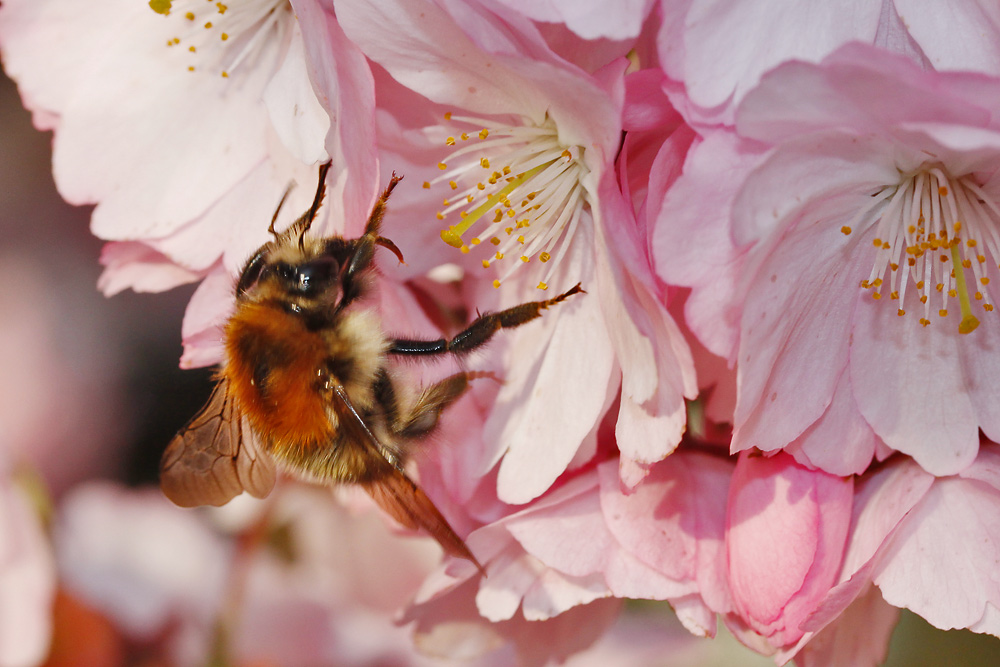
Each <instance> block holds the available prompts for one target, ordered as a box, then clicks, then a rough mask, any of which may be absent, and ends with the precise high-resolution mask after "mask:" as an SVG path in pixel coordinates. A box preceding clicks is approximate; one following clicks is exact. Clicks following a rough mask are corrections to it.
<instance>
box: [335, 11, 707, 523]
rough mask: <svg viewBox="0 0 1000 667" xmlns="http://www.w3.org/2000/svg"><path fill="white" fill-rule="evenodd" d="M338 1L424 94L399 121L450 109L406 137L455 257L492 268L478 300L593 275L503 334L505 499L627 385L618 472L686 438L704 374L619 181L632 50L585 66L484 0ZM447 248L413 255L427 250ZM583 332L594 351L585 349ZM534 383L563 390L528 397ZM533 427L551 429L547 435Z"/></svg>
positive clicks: (353, 34) (519, 494) (490, 424)
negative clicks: (419, 138) (625, 57)
mask: <svg viewBox="0 0 1000 667" xmlns="http://www.w3.org/2000/svg"><path fill="white" fill-rule="evenodd" d="M336 8H337V16H338V19H339V20H340V22H341V24H342V25H343V27H344V30H345V32H346V33H347V35H348V37H350V38H351V39H352V40H353V41H354V42H355V43H357V44H358V45H359V46H360V47H361V49H362V51H363V52H364V53H365V54H366V55H367V56H368V57H369V58H371V59H372V60H374V61H375V62H376V63H378V64H379V65H381V66H382V67H384V68H385V70H387V71H388V72H389V74H391V75H392V76H393V77H394V78H395V79H396V80H397V81H398V82H399V83H400V84H402V85H403V86H406V87H408V88H410V89H411V90H412V91H415V92H417V93H420V94H421V95H423V96H425V101H424V104H423V105H422V107H416V108H413V107H411V106H406V107H402V108H397V109H394V113H395V114H398V115H400V117H401V120H400V121H399V122H400V123H404V124H405V125H408V126H414V125H416V122H415V120H414V119H416V118H425V119H426V118H428V117H430V115H431V113H433V112H434V111H437V110H443V109H447V110H449V111H447V112H443V113H442V115H440V116H438V120H437V121H436V122H435V124H434V125H423V126H417V127H419V128H420V132H421V133H422V134H423V135H425V136H432V137H433V136H437V137H441V141H442V143H444V144H446V145H447V146H448V148H447V151H445V150H442V149H441V148H438V149H436V150H434V151H430V150H428V151H426V152H425V153H424V157H423V159H422V161H420V160H417V159H414V158H416V157H417V155H416V153H415V151H413V150H410V151H408V152H405V154H406V156H407V157H408V158H409V159H410V160H411V164H413V166H414V167H415V168H409V167H408V171H407V173H408V174H411V173H412V174H413V175H414V176H415V177H416V178H417V179H423V180H424V181H425V184H424V185H425V188H426V191H427V192H428V193H430V194H429V196H428V201H432V202H433V201H434V199H436V200H437V207H438V211H437V217H438V218H439V219H441V220H442V226H443V227H444V229H443V231H442V234H441V236H442V239H443V240H444V241H445V242H446V243H447V244H449V245H453V246H455V247H456V248H461V249H462V252H461V253H459V252H457V251H451V252H453V253H454V255H450V258H451V261H456V262H461V263H462V264H463V266H465V267H466V268H467V273H468V272H476V271H478V272H480V273H481V272H483V268H479V267H477V266H476V265H477V264H481V265H482V267H485V268H486V270H487V271H489V272H490V273H487V274H486V275H488V276H490V277H489V278H487V279H486V280H484V281H483V282H484V283H485V284H486V285H487V286H488V285H489V282H490V281H492V285H493V286H494V287H499V288H500V289H498V290H497V292H498V293H499V294H498V296H491V295H490V294H489V289H488V287H487V288H485V289H482V290H477V296H478V297H479V298H478V299H477V300H476V301H475V305H476V307H479V308H482V307H494V305H495V307H503V306H509V305H514V304H516V303H521V302H524V301H526V300H534V299H538V298H541V296H542V294H545V290H548V291H550V292H551V291H553V290H566V289H568V288H569V287H571V286H572V285H573V284H575V283H577V282H580V283H582V284H583V286H584V289H586V290H587V291H588V294H587V295H584V296H583V298H575V299H573V300H572V301H570V302H567V303H566V304H560V306H559V307H558V308H553V309H551V310H550V311H549V312H546V314H545V317H543V318H542V321H541V322H540V323H538V324H532V327H531V328H530V330H529V329H528V328H527V327H526V328H524V329H522V330H518V331H516V332H512V333H511V334H510V335H509V336H505V339H507V340H508V341H509V345H507V346H506V350H505V354H503V356H500V355H497V356H498V357H500V361H501V363H502V367H503V368H504V374H503V375H504V384H503V386H502V387H501V389H500V391H499V393H498V395H497V397H496V404H495V407H494V408H493V410H492V412H491V415H490V417H489V418H488V419H487V423H486V438H487V442H490V443H495V448H494V450H493V451H492V452H490V453H488V454H487V456H485V457H483V468H482V469H481V471H480V473H479V474H480V475H481V474H483V473H484V472H485V471H486V470H488V469H489V468H491V467H492V466H493V465H495V464H496V463H497V462H499V465H500V467H499V477H498V485H499V489H500V497H501V498H502V499H503V500H505V501H507V502H512V503H524V502H527V501H529V500H531V499H532V498H535V497H537V496H538V495H539V494H541V493H542V492H543V491H544V490H545V489H547V488H548V487H549V486H550V485H551V484H552V483H553V481H554V480H555V479H556V478H557V477H558V475H559V474H561V473H562V472H563V471H564V470H565V469H566V467H567V466H568V465H569V464H570V463H571V462H572V461H574V460H575V459H576V457H577V453H578V451H579V450H580V443H581V442H584V441H585V439H586V438H587V437H588V433H590V432H591V431H593V430H594V429H595V428H596V426H597V422H598V420H599V418H600V416H601V415H602V414H603V411H604V409H606V407H607V406H608V404H609V402H610V399H611V397H612V396H613V395H614V392H617V390H618V388H619V386H621V391H622V399H621V408H620V414H619V418H618V421H617V429H618V431H619V433H618V441H619V443H620V446H621V448H622V451H623V454H624V456H623V464H622V474H623V478H624V479H625V480H626V481H627V482H628V483H630V484H634V483H636V482H637V481H638V480H639V479H641V477H642V474H643V472H642V469H643V466H646V465H649V464H651V463H653V462H655V461H657V460H659V459H661V458H662V457H663V456H665V455H666V454H667V453H669V451H671V450H672V449H673V448H674V447H675V446H676V444H677V442H678V441H679V439H680V435H681V432H682V429H683V423H684V414H683V407H682V406H683V397H684V396H691V395H693V392H694V387H693V376H692V373H691V368H690V364H691V362H690V356H689V352H688V350H687V347H686V345H685V344H684V342H683V340H682V339H681V337H680V334H679V331H678V330H677V328H676V325H675V324H674V322H673V321H672V319H671V318H670V316H669V314H668V313H667V312H666V310H665V309H664V308H663V306H662V305H661V301H660V296H659V295H658V293H657V290H656V288H655V285H654V282H653V280H652V274H651V272H650V271H649V270H648V261H647V260H646V259H645V258H644V254H643V249H642V247H643V246H642V241H643V240H642V239H641V238H639V237H638V236H637V234H636V227H635V222H634V215H633V214H632V212H631V211H630V210H629V207H628V206H627V203H626V202H625V201H624V200H623V198H622V195H621V193H620V190H619V188H618V186H617V184H616V182H615V173H614V169H613V160H614V158H615V155H616V153H617V149H618V143H619V140H620V137H619V135H620V129H621V114H622V104H623V97H622V95H623V89H624V86H623V79H622V72H623V67H624V63H620V62H615V63H610V64H609V65H607V66H606V67H605V68H604V69H602V70H601V71H600V72H598V73H595V74H594V75H588V74H586V73H585V72H583V71H581V70H580V69H578V68H577V67H575V66H574V65H572V64H571V63H569V62H567V61H566V60H564V59H563V58H561V57H559V56H557V55H556V54H555V53H553V52H552V51H551V50H550V49H549V48H548V47H547V45H546V44H545V42H544V41H543V40H542V38H541V36H540V35H539V34H538V32H537V31H536V30H535V29H534V27H533V26H532V25H531V24H530V23H528V22H526V21H524V19H523V18H518V17H517V16H513V15H506V14H505V15H504V16H503V18H501V17H500V16H499V15H496V14H491V13H490V12H488V11H485V10H476V9H474V5H470V6H468V7H460V6H458V5H455V6H454V7H451V8H450V10H449V11H450V12H451V13H450V14H449V13H446V12H445V11H444V10H442V9H440V8H437V7H435V6H433V5H431V4H428V5H426V6H425V5H421V4H420V3H399V2H377V3H361V2H348V1H344V2H338V3H337V5H336ZM416 52H419V53H420V54H421V57H420V59H414V58H413V57H412V54H413V53H416ZM411 99H412V97H411ZM428 111H430V112H431V113H428ZM425 122H426V121H425ZM412 134H413V132H412V131H411V135H412ZM452 145H453V146H452ZM396 152H397V153H404V151H400V150H398V149H397V150H396ZM449 152H450V155H449V154H448V153H449ZM434 172H437V173H436V174H435V175H433V176H432V175H431V174H432V173H434ZM423 174H427V176H426V177H425V176H423ZM480 174H481V176H480ZM418 182H420V181H419V180H418ZM434 193H439V194H437V195H435V194H434ZM407 210H408V212H409V215H410V216H412V215H413V208H412V207H409V206H407ZM498 218H499V219H500V220H503V221H506V222H502V223H501V222H496V221H497V219H498ZM452 221H454V222H452ZM387 222H389V223H390V225H391V224H392V221H391V220H390V221H387ZM396 224H397V225H398V223H396ZM408 226H412V222H411V223H409V224H408ZM438 243H440V242H438ZM484 247H486V248H489V251H488V252H484V250H483V249H484ZM446 250H447V247H446V246H444V245H442V246H441V250H438V251H433V252H434V254H433V255H432V256H430V257H423V258H418V259H420V260H421V261H424V262H428V263H430V262H431V261H432V259H431V258H432V257H433V258H436V257H440V256H441V254H440V253H441V252H442V251H446ZM465 258H469V259H465ZM439 261H441V260H439ZM494 276H495V277H494ZM501 285H502V286H503V287H500V286H501ZM536 288H539V289H536ZM498 297H499V298H498ZM653 341H658V342H659V344H657V345H655V346H654V345H653V344H652V343H653ZM581 349H583V350H587V355H588V362H587V363H586V364H580V363H579V362H578V356H577V355H578V352H577V350H581ZM529 383H530V384H529ZM535 392H537V393H539V394H542V395H551V396H557V395H558V396H560V399H561V400H559V401H525V400H524V398H523V397H524V396H525V395H530V394H532V393H535ZM539 441H544V442H547V443H548V445H547V447H546V448H545V449H544V451H542V450H540V449H539V448H538V447H537V446H536V443H537V442H539Z"/></svg>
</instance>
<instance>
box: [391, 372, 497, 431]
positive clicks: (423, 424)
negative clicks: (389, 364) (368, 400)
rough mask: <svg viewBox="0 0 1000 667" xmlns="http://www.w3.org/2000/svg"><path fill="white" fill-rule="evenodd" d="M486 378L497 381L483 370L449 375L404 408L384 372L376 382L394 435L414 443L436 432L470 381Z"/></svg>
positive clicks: (426, 389) (425, 389) (427, 388)
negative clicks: (415, 440) (447, 411)
mask: <svg viewBox="0 0 1000 667" xmlns="http://www.w3.org/2000/svg"><path fill="white" fill-rule="evenodd" d="M483 377H491V378H493V375H492V374H491V373H485V372H481V371H466V372H462V373H455V374H454V375H449V376H448V377H446V378H444V379H443V380H441V381H440V382H435V383H434V384H432V385H430V386H429V387H426V388H424V390H423V391H422V392H421V393H420V395H419V396H418V397H417V400H416V401H415V402H414V403H413V405H412V406H410V407H408V408H402V407H401V406H400V405H399V401H398V399H397V397H396V393H395V390H394V389H393V387H392V382H391V380H390V379H389V377H388V375H387V374H386V373H385V372H384V371H383V372H382V373H380V375H379V378H378V380H377V381H376V383H375V400H376V401H377V402H378V403H379V405H381V406H382V410H383V413H384V414H385V417H386V422H387V424H388V426H389V429H390V430H391V431H392V432H393V434H394V435H395V436H396V437H398V438H400V439H403V440H413V439H417V438H422V437H424V436H425V435H427V434H428V433H430V432H431V431H433V430H434V429H435V428H436V427H437V424H438V421H439V420H440V418H441V413H442V412H444V410H445V408H447V407H448V406H449V405H451V404H452V403H454V402H455V401H457V400H458V399H459V397H461V395H462V394H464V393H465V391H466V390H467V389H468V388H469V381H470V380H475V379H478V378H483ZM494 379H496V378H494Z"/></svg>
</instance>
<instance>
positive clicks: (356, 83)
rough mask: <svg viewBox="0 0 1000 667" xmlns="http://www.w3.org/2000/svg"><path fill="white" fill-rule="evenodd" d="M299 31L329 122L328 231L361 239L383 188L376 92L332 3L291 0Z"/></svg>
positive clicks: (369, 74) (363, 61)
mask: <svg viewBox="0 0 1000 667" xmlns="http://www.w3.org/2000/svg"><path fill="white" fill-rule="evenodd" d="M292 5H293V7H294V8H295V11H296V13H297V14H298V16H299V24H300V25H301V26H302V31H303V32H302V39H303V42H304V44H305V55H306V62H307V65H308V66H309V68H310V72H309V74H310V78H311V80H312V82H313V87H314V89H315V91H316V94H317V96H318V97H319V102H320V104H321V105H322V106H323V107H324V108H325V109H326V112H327V113H328V114H329V115H330V117H331V118H332V127H331V129H330V132H329V133H328V134H327V137H326V150H327V152H328V153H329V155H330V158H331V159H332V160H333V163H334V166H335V168H334V169H333V170H332V172H333V173H332V175H331V180H330V183H329V193H328V194H327V200H328V202H329V204H328V206H329V209H330V210H329V213H328V214H327V215H328V216H329V217H330V218H332V220H333V221H334V222H333V226H332V228H331V227H329V226H327V227H326V228H325V229H322V228H321V230H320V231H322V232H324V233H326V234H330V233H332V232H337V233H339V234H342V235H344V236H345V237H346V238H355V237H358V236H360V235H361V233H362V231H363V230H364V225H365V222H366V221H367V220H368V214H369V212H370V211H371V207H372V205H373V204H374V203H375V198H376V197H377V196H378V193H379V192H380V191H381V189H382V188H383V187H384V184H380V183H379V182H378V174H379V171H378V157H377V153H376V144H375V121H374V112H375V89H374V82H373V80H372V75H371V71H370V69H369V68H368V62H367V60H366V59H365V56H364V55H363V54H362V53H361V51H360V50H359V49H358V47H357V46H356V45H355V44H353V43H352V42H351V41H350V40H348V39H347V37H346V36H345V35H344V31H343V30H342V28H341V25H340V23H338V21H337V18H335V17H334V13H333V8H332V2H329V1H327V0H323V1H322V2H320V1H319V0H296V1H295V2H293V3H292Z"/></svg>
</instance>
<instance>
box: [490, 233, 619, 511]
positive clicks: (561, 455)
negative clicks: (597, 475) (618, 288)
mask: <svg viewBox="0 0 1000 667" xmlns="http://www.w3.org/2000/svg"><path fill="white" fill-rule="evenodd" d="M588 245H589V244H587V243H586V242H584V241H583V240H576V241H574V248H573V249H572V250H571V254H572V255H573V258H570V257H566V258H564V260H563V264H564V265H570V263H572V266H574V267H580V266H581V264H583V263H584V261H585V260H584V259H583V258H582V256H581V255H582V254H583V252H585V251H586V250H587V249H588ZM567 273H568V274H569V275H571V276H575V277H579V278H581V279H582V280H584V281H586V280H587V275H588V273H589V271H587V272H585V271H584V269H583V267H581V268H580V270H579V272H578V273H577V272H574V271H572V270H571V269H568V270H567ZM607 326H608V325H607V323H606V321H605V319H604V315H603V313H602V311H601V305H600V302H599V300H598V298H596V295H594V294H584V295H582V296H578V297H575V298H574V300H572V301H568V302H566V303H563V304H559V308H558V310H557V309H553V310H551V311H549V312H547V313H546V314H545V316H544V317H542V318H540V320H539V321H537V322H532V323H531V324H530V325H528V326H525V327H522V328H520V329H517V330H516V331H513V332H511V333H510V335H509V336H508V338H509V340H510V348H509V349H510V350H511V351H513V353H514V354H522V355H523V354H526V353H528V351H529V350H530V351H531V354H532V355H537V356H536V359H537V360H536V361H533V362H532V363H531V364H528V363H525V361H526V360H519V361H518V363H517V364H515V365H512V366H510V370H511V372H512V373H517V375H516V376H515V375H508V377H506V378H505V384H504V385H503V386H502V387H501V389H500V393H499V395H498V396H497V403H496V407H495V408H494V409H493V411H492V413H491V414H490V417H489V419H488V420H487V422H486V426H485V432H486V435H487V441H488V442H496V443H498V444H500V445H501V446H503V447H504V448H505V449H506V454H505V455H504V458H503V461H502V462H501V464H500V476H499V478H498V480H497V494H498V496H499V498H500V499H501V500H503V501H504V502H507V503H512V504H520V503H525V502H528V501H529V500H531V499H533V498H536V497H537V496H539V495H540V494H541V493H543V492H544V491H545V490H546V489H548V488H549V486H551V484H552V482H553V481H555V479H556V478H557V477H558V476H559V475H560V474H562V472H563V471H564V470H565V469H566V466H567V465H568V464H569V462H570V461H571V460H572V459H573V456H574V454H575V453H576V450H577V448H578V447H579V445H580V443H581V442H582V441H583V440H584V438H585V437H586V436H587V435H588V434H589V433H590V431H591V429H592V428H593V427H594V425H595V424H596V423H597V421H598V420H599V419H600V417H601V412H600V411H601V408H602V407H603V406H604V404H605V396H606V394H605V392H606V388H607V387H608V386H609V379H610V376H611V373H612V370H613V368H614V356H613V351H612V348H611V345H610V344H609V341H608V334H607ZM580 350H587V351H588V359H587V363H580ZM522 373H523V374H526V375H527V377H525V376H523V375H521V374H522ZM529 379H530V382H531V385H530V386H532V390H531V391H532V396H534V397H535V399H534V400H525V398H526V397H525V396H524V395H523V390H522V388H523V387H524V386H525V383H526V382H528V381H529ZM555 397H558V400H553V399H554V398H555ZM528 398H529V399H530V397H528ZM539 443H545V446H544V447H542V446H539Z"/></svg>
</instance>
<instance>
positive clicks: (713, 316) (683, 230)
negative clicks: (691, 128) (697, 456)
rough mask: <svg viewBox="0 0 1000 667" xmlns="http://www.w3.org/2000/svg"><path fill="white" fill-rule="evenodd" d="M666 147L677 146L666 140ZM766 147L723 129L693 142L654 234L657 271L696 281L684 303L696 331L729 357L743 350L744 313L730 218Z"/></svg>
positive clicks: (673, 280) (675, 281) (673, 279)
mask: <svg viewBox="0 0 1000 667" xmlns="http://www.w3.org/2000/svg"><path fill="white" fill-rule="evenodd" d="M664 150H672V147H670V146H665V147H664ZM759 161H760V156H759V152H755V151H750V150H747V148H746V147H745V146H744V145H743V144H741V142H740V141H739V140H738V139H737V138H736V137H735V136H734V135H733V134H731V133H725V132H716V133H712V134H710V135H709V136H708V137H707V138H706V139H704V140H703V141H701V142H696V143H695V144H694V145H692V147H691V150H690V151H689V152H688V156H687V160H686V162H685V164H684V173H683V174H682V175H681V176H680V178H678V179H677V181H676V182H675V183H674V184H673V185H672V186H671V187H669V189H666V190H665V191H662V192H659V193H657V192H653V191H651V192H650V195H649V197H650V199H651V200H654V199H657V198H658V197H662V198H663V199H662V201H663V204H662V207H661V208H660V212H659V216H658V217H657V218H656V220H655V226H654V228H653V230H652V232H651V237H652V254H653V257H654V262H655V267H656V272H657V274H658V275H659V276H660V277H661V278H662V279H663V280H664V281H665V282H667V283H668V284H671V285H684V286H689V287H695V289H694V291H693V292H692V294H691V296H690V297H689V298H688V300H687V303H686V305H685V308H684V314H685V319H686V321H687V324H688V326H689V327H690V328H691V331H692V332H693V333H694V334H695V335H696V336H697V337H698V340H699V341H701V343H702V344H703V345H705V347H707V348H708V349H709V351H711V352H713V353H714V354H717V355H719V356H721V357H723V358H729V357H730V356H731V355H732V354H734V352H735V346H736V341H737V338H738V322H737V318H738V316H739V311H738V310H737V304H736V303H735V302H734V299H733V295H734V294H735V292H736V286H737V285H738V284H739V282H738V280H739V269H740V265H739V264H737V262H738V258H739V255H740V253H739V250H738V249H737V247H736V245H735V244H734V243H733V240H732V237H731V230H730V225H729V218H730V214H731V206H732V203H733V199H734V198H735V197H736V193H737V192H738V191H739V189H740V187H741V186H742V185H743V181H744V179H745V178H746V173H747V170H748V169H749V168H751V167H752V166H753V165H756V164H757V163H759Z"/></svg>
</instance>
